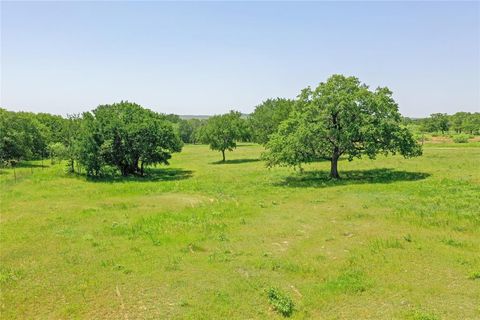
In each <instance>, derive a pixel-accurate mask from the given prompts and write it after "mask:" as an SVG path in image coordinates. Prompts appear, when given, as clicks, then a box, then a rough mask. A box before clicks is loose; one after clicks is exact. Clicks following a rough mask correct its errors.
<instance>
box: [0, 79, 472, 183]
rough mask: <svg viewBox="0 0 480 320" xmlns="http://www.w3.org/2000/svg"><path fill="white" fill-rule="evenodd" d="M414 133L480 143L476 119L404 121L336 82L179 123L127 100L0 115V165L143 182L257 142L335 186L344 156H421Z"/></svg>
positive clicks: (362, 88) (383, 97) (353, 82)
mask: <svg viewBox="0 0 480 320" xmlns="http://www.w3.org/2000/svg"><path fill="white" fill-rule="evenodd" d="M408 128H410V129H411V128H414V130H409V129H408ZM411 131H420V132H430V133H447V132H452V131H453V132H455V133H458V134H464V133H468V134H480V113H478V112H477V113H468V112H457V113H455V114H453V115H447V114H442V113H435V114H432V115H431V116H430V117H428V118H425V119H412V118H402V117H401V115H400V113H399V112H398V106H397V104H396V103H395V101H394V100H393V99H392V93H391V92H390V90H389V89H388V88H377V89H375V90H370V89H369V88H368V86H366V85H365V84H362V83H360V81H359V80H358V79H357V78H355V77H345V76H342V75H333V76H331V77H330V78H329V79H327V81H326V82H322V83H320V84H319V85H318V86H317V87H316V88H315V89H312V88H310V87H308V88H306V89H304V90H302V91H301V92H300V94H299V95H298V96H297V98H296V99H284V98H274V99H267V100H265V101H264V102H262V103H261V104H259V105H258V106H256V107H255V110H254V112H253V113H251V114H250V115H244V114H241V113H240V112H237V111H230V112H229V113H226V114H222V115H215V116H211V117H209V118H208V119H195V118H193V119H182V118H181V117H180V116H178V115H174V114H162V113H156V112H154V111H151V110H149V109H146V108H143V107H142V106H140V105H138V104H135V103H131V102H127V101H122V102H120V103H115V104H111V105H101V106H98V107H97V108H95V109H94V110H92V111H90V112H84V113H82V114H77V115H69V116H67V117H61V116H58V115H51V114H47V113H37V114H35V113H30V112H12V111H7V110H5V109H1V108H0V162H1V164H3V165H9V166H15V165H16V163H18V162H19V161H22V160H36V159H46V158H49V159H50V160H51V161H52V162H61V161H64V160H66V164H65V168H66V171H67V172H75V171H84V172H85V173H86V174H87V175H90V176H100V175H104V174H111V173H115V172H118V173H120V174H122V175H124V176H127V175H131V174H136V175H144V174H145V167H147V166H151V165H157V164H168V163H169V159H170V158H171V156H172V154H173V153H175V152H180V151H181V150H182V146H183V144H185V143H188V144H198V143H202V144H208V145H209V146H210V148H211V149H212V150H215V151H219V152H220V153H221V155H222V161H226V151H232V150H234V149H235V148H236V147H237V143H238V142H256V143H260V144H262V145H264V146H265V148H266V152H265V154H264V155H263V158H264V159H265V160H266V162H267V165H268V166H275V165H287V166H298V167H300V166H301V165H302V164H303V163H308V162H312V161H319V160H328V161H330V162H331V176H332V177H333V178H338V177H339V174H338V170H337V163H338V160H339V158H340V157H342V156H344V157H347V158H348V159H349V160H352V159H353V158H359V157H362V156H364V155H365V156H368V157H370V158H374V157H375V155H376V154H378V153H381V154H382V153H383V154H388V153H394V154H395V153H400V154H402V155H404V156H406V157H411V156H416V155H420V154H421V149H420V147H419V146H418V144H417V142H416V141H415V139H414V138H413V137H414V136H413V135H412V133H411Z"/></svg>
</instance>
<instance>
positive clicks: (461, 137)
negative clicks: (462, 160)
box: [453, 134, 470, 143]
mask: <svg viewBox="0 0 480 320" xmlns="http://www.w3.org/2000/svg"><path fill="white" fill-rule="evenodd" d="M469 138H470V136H469V135H468V134H457V135H455V136H454V137H453V142H455V143H467V142H468V139H469Z"/></svg>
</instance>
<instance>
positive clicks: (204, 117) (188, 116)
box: [178, 113, 249, 120]
mask: <svg viewBox="0 0 480 320" xmlns="http://www.w3.org/2000/svg"><path fill="white" fill-rule="evenodd" d="M178 116H179V117H180V119H183V120H188V119H200V120H206V119H208V118H210V117H211V115H201V114H199V115H194V114H179V115H178ZM248 116H249V114H247V113H242V118H248Z"/></svg>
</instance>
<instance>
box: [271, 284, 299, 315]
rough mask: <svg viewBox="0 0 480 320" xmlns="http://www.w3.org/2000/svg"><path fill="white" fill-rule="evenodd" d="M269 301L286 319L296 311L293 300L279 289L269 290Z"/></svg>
mask: <svg viewBox="0 0 480 320" xmlns="http://www.w3.org/2000/svg"><path fill="white" fill-rule="evenodd" d="M268 300H269V301H270V304H271V305H272V306H273V308H274V309H275V310H276V311H277V312H279V313H280V314H281V315H282V316H284V317H290V316H291V315H292V313H293V310H294V303H293V300H292V299H291V298H290V297H289V296H288V295H287V294H285V293H283V292H281V291H280V290H279V289H277V288H270V289H268Z"/></svg>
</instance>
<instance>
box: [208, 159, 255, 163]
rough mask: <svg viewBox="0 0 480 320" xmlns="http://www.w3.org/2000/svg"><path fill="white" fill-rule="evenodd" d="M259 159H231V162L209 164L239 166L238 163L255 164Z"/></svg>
mask: <svg viewBox="0 0 480 320" xmlns="http://www.w3.org/2000/svg"><path fill="white" fill-rule="evenodd" d="M257 161H260V159H233V160H225V161H222V160H220V161H215V162H211V164H239V163H247V162H257Z"/></svg>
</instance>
